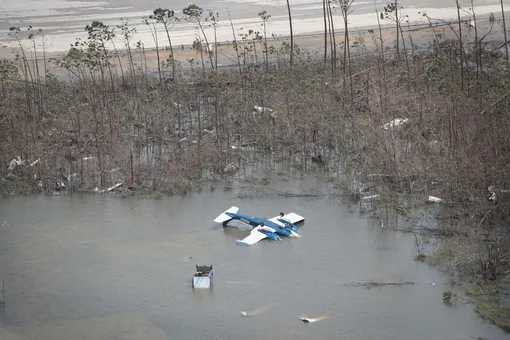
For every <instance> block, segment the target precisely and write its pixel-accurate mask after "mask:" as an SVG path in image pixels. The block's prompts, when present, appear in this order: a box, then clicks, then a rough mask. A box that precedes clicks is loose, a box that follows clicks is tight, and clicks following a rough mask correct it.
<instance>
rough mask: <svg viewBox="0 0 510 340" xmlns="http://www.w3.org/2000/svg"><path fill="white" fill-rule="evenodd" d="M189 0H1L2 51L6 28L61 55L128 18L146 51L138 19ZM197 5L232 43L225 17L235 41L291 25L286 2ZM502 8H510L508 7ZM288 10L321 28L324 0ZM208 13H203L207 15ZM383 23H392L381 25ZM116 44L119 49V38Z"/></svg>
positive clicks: (295, 0)
mask: <svg viewBox="0 0 510 340" xmlns="http://www.w3.org/2000/svg"><path fill="white" fill-rule="evenodd" d="M190 2H191V1H190V0H184V1H183V0H174V1H171V5H169V2H168V1H163V0H148V1H140V0H2V1H1V2H0V50H1V49H2V48H4V49H5V48H13V47H16V46H18V42H17V41H16V40H15V39H13V37H12V36H11V35H10V34H9V28H10V27H20V28H21V29H22V31H25V33H24V34H23V37H22V38H23V39H22V40H23V43H24V44H26V46H27V47H28V46H30V45H31V42H30V41H27V40H26V39H25V38H26V37H27V36H28V33H26V28H27V27H29V26H30V25H31V26H33V28H34V29H42V32H43V34H44V42H45V44H44V45H45V49H46V51H47V52H50V53H51V52H64V51H67V50H68V49H69V46H70V44H72V43H74V42H75V41H76V39H77V38H85V37H86V32H85V26H86V25H87V24H90V23H91V22H92V21H94V20H97V21H102V22H103V23H105V24H107V25H109V26H110V27H116V26H117V25H120V24H121V23H122V21H121V18H122V19H125V20H128V22H129V25H130V26H131V27H132V28H135V29H136V35H135V37H134V38H133V40H132V44H133V45H134V44H135V43H136V42H137V41H142V42H143V43H144V46H145V47H146V48H151V47H154V46H155V44H154V40H153V38H152V35H151V32H150V30H149V27H148V26H147V25H145V24H144V23H143V22H142V18H143V17H144V16H147V15H149V14H150V13H151V11H152V10H154V9H155V8H158V7H163V8H165V7H167V8H168V7H170V9H173V10H175V11H176V13H177V15H178V16H182V9H183V8H184V7H186V6H187V5H188V3H190ZM387 2H388V1H384V0H375V1H365V0H361V1H354V2H353V5H352V11H351V14H350V16H349V25H350V27H351V29H354V30H356V29H363V28H367V27H372V26H374V25H376V24H377V17H376V13H375V8H377V9H378V11H383V8H384V6H385V4H386V3H387ZM194 3H195V4H197V5H198V6H200V7H202V8H204V9H208V10H211V11H213V12H214V13H216V14H217V16H218V18H219V23H218V25H217V27H216V36H217V40H218V41H232V40H233V36H232V27H231V24H230V20H229V14H230V17H231V18H232V25H233V26H234V30H235V34H236V39H239V37H240V36H241V35H242V34H244V33H245V32H248V31H249V30H253V31H258V32H260V34H262V27H261V23H262V21H261V19H260V18H259V16H258V13H260V12H261V11H263V10H266V11H267V13H268V14H270V15H271V18H270V19H269V20H268V22H267V35H268V36H271V35H273V34H274V35H277V36H287V35H289V21H288V13H287V4H286V0H208V1H195V2H194ZM401 5H402V6H403V7H404V9H405V10H404V11H405V14H406V15H408V19H409V21H411V22H412V23H420V22H421V23H425V22H426V21H425V19H424V18H423V16H422V14H423V13H424V12H427V14H428V15H429V16H430V17H432V18H435V19H455V18H456V15H457V14H456V10H455V1H453V0H449V1H438V0H428V1H426V0H409V1H406V0H403V1H401ZM461 6H462V7H463V12H462V14H463V16H464V17H467V15H468V12H469V11H470V7H471V5H470V1H466V0H463V1H462V2H461ZM475 6H476V13H477V15H478V16H479V17H481V16H484V15H488V14H490V13H495V14H496V16H497V15H498V13H500V10H501V9H500V5H499V1H498V0H485V1H476V4H475ZM506 9H510V6H509V5H507V6H506ZM291 11H292V17H293V29H294V34H296V35H299V34H310V33H319V32H321V31H322V30H323V25H324V22H323V18H322V15H323V11H322V1H320V0H292V1H291ZM206 12H207V11H206ZM334 21H335V25H336V27H338V28H340V27H342V25H343V18H342V15H341V12H340V11H339V10H338V9H337V8H335V9H334ZM382 24H383V25H386V24H388V25H389V24H391V22H389V21H387V20H386V21H383V22H382ZM205 26H206V27H205V32H206V34H207V35H208V36H209V40H211V41H212V40H213V38H212V37H213V36H214V31H213V29H212V27H209V26H208V25H207V24H206V25H205ZM197 36H198V30H197V25H196V24H194V23H192V22H189V21H186V20H181V21H180V22H178V23H176V24H175V25H174V26H173V27H172V40H173V42H174V44H175V45H181V44H184V45H189V44H191V43H192V42H193V41H194V40H195V39H196V37H197ZM158 37H159V39H160V40H162V41H165V40H166V36H165V33H164V31H163V29H162V28H160V30H159V32H158ZM118 40H119V41H118V42H117V43H118V44H120V45H122V42H121V41H120V39H118ZM36 46H38V48H42V39H41V38H39V37H37V39H36Z"/></svg>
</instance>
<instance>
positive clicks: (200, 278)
mask: <svg viewBox="0 0 510 340" xmlns="http://www.w3.org/2000/svg"><path fill="white" fill-rule="evenodd" d="M212 281H213V266H212V264H211V265H209V266H207V265H204V266H199V265H196V269H195V271H194V272H193V279H192V281H191V285H192V287H193V288H209V287H211V283H212Z"/></svg>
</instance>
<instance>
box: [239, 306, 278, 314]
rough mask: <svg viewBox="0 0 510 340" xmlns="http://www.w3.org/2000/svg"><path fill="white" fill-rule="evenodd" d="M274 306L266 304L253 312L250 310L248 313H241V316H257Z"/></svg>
mask: <svg viewBox="0 0 510 340" xmlns="http://www.w3.org/2000/svg"><path fill="white" fill-rule="evenodd" d="M273 306H274V304H267V305H265V306H262V307H260V308H256V309H254V310H251V311H248V312H241V315H242V316H253V315H257V314H260V313H262V312H265V311H267V310H269V309H271V308H272V307H273Z"/></svg>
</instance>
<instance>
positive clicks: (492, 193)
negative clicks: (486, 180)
mask: <svg viewBox="0 0 510 340" xmlns="http://www.w3.org/2000/svg"><path fill="white" fill-rule="evenodd" d="M487 190H489V193H490V196H489V201H491V202H495V201H496V199H500V198H501V199H503V200H508V199H509V198H510V190H497V191H498V194H496V189H494V187H493V186H492V185H491V186H489V187H488V188H487ZM498 196H501V197H498Z"/></svg>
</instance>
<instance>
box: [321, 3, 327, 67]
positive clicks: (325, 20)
mask: <svg viewBox="0 0 510 340" xmlns="http://www.w3.org/2000/svg"><path fill="white" fill-rule="evenodd" d="M326 1H328V0H322V11H323V13H324V64H326V63H327V60H328V23H327V19H326Z"/></svg>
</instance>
